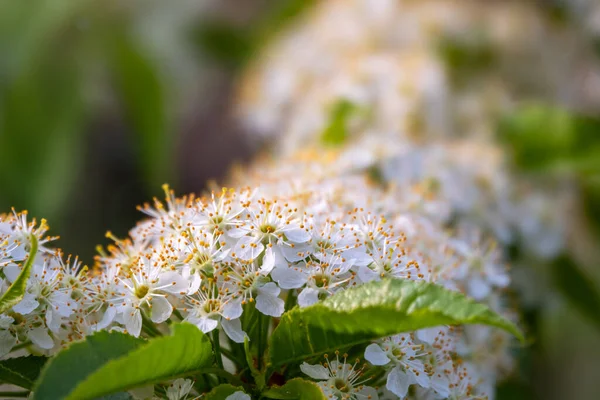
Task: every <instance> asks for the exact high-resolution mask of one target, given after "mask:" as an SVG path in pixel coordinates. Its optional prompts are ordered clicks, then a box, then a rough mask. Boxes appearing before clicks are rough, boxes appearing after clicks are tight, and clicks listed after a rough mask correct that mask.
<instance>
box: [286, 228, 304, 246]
mask: <svg viewBox="0 0 600 400" xmlns="http://www.w3.org/2000/svg"><path fill="white" fill-rule="evenodd" d="M283 233H284V234H285V237H286V238H287V239H288V241H290V242H294V243H306V242H308V241H309V240H310V239H311V236H310V233H309V232H308V231H307V230H306V229H302V228H289V229H286V230H285V231H284V232H283Z"/></svg>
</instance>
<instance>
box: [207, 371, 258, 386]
mask: <svg viewBox="0 0 600 400" xmlns="http://www.w3.org/2000/svg"><path fill="white" fill-rule="evenodd" d="M195 374H196V375H199V374H213V375H217V376H219V377H221V378H225V379H227V380H228V381H229V383H231V384H232V385H234V386H242V387H246V386H247V384H245V383H244V382H242V380H241V379H240V378H238V377H237V376H235V375H233V374H230V373H229V372H227V371H225V370H224V369H220V368H202V369H199V370H197V371H195Z"/></svg>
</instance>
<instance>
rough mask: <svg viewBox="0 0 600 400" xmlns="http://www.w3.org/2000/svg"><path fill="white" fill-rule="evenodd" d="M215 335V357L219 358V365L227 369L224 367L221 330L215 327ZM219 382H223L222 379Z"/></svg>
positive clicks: (213, 335) (220, 367) (213, 333)
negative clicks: (220, 337)
mask: <svg viewBox="0 0 600 400" xmlns="http://www.w3.org/2000/svg"><path fill="white" fill-rule="evenodd" d="M212 337H213V346H214V347H215V358H216V360H217V367H219V369H221V370H223V371H224V370H225V369H224V368H223V356H221V342H220V339H219V330H218V329H215V330H213V332H212ZM219 383H221V379H219Z"/></svg>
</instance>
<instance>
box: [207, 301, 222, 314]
mask: <svg viewBox="0 0 600 400" xmlns="http://www.w3.org/2000/svg"><path fill="white" fill-rule="evenodd" d="M220 308H221V302H220V301H219V300H218V299H208V300H206V301H205V302H204V312H205V313H206V314H212V313H214V312H216V311H219V309H220Z"/></svg>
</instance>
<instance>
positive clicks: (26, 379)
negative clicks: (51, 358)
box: [0, 356, 48, 389]
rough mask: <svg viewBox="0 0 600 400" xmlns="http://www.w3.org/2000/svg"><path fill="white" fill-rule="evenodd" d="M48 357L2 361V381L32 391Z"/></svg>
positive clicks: (0, 373)
mask: <svg viewBox="0 0 600 400" xmlns="http://www.w3.org/2000/svg"><path fill="white" fill-rule="evenodd" d="M46 360H48V359H47V358H46V357H38V356H27V357H17V358H9V359H7V360H2V361H0V381H2V382H5V383H10V384H13V385H16V386H19V387H22V388H25V389H31V388H32V387H33V385H34V383H35V381H36V380H37V378H38V376H39V374H40V371H41V370H42V367H43V366H44V364H45V363H46Z"/></svg>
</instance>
